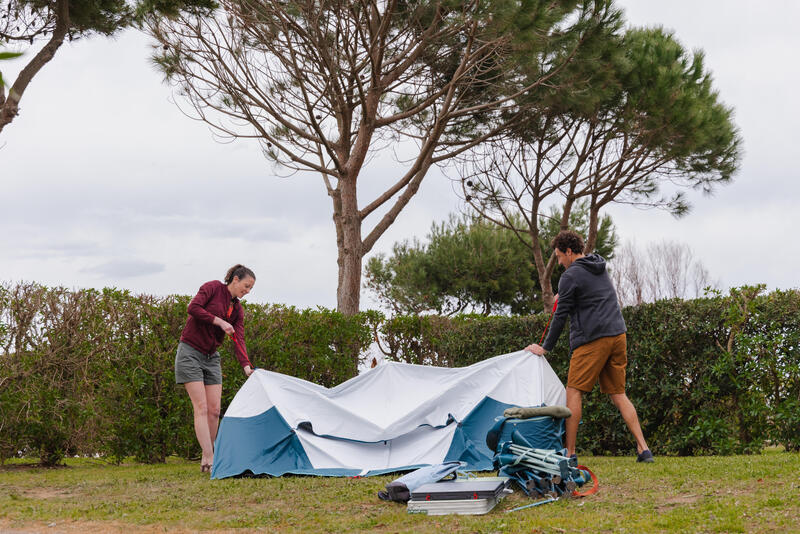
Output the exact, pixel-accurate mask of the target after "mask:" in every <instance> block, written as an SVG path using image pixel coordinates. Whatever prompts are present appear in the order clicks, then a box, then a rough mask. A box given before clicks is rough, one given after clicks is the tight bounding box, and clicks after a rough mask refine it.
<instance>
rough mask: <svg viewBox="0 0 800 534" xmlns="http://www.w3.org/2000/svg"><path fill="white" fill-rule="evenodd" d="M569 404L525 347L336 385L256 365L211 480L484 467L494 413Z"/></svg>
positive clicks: (381, 370) (224, 426) (220, 441)
mask: <svg viewBox="0 0 800 534" xmlns="http://www.w3.org/2000/svg"><path fill="white" fill-rule="evenodd" d="M565 400H566V399H565V392H564V387H563V385H562V384H561V382H560V381H559V380H558V377H557V376H556V375H555V373H554V372H553V370H552V368H550V366H549V364H548V363H547V360H545V359H544V358H539V357H535V356H531V355H530V353H528V352H524V351H519V352H515V353H510V354H504V355H501V356H496V357H494V358H489V359H487V360H484V361H481V362H478V363H476V364H473V365H471V366H468V367H462V368H444V367H432V366H421V365H411V364H405V363H399V362H387V363H384V364H382V365H379V366H377V367H375V368H373V369H371V370H369V371H366V372H365V373H363V374H361V375H359V376H357V377H355V378H352V379H350V380H348V381H346V382H344V383H342V384H340V385H338V386H336V387H334V388H330V389H329V388H325V387H323V386H320V385H318V384H313V383H311V382H307V381H305V380H301V379H298V378H294V377H290V376H286V375H282V374H279V373H273V372H269V371H264V370H257V371H256V372H255V373H253V375H251V376H250V378H249V379H248V380H247V382H245V384H244V385H243V386H242V388H241V389H240V390H239V392H238V393H237V394H236V396H235V398H234V400H233V401H232V402H231V405H230V406H229V407H228V409H227V411H226V413H225V417H224V418H223V420H222V422H221V424H220V429H219V433H218V437H217V441H216V443H215V455H214V467H213V470H212V478H225V477H229V476H236V475H239V474H242V473H246V472H251V473H253V474H268V475H272V476H281V475H283V474H287V473H294V474H314V475H331V476H352V475H372V474H380V473H387V472H392V471H401V470H410V469H414V468H417V467H421V466H424V465H432V464H438V463H442V462H445V461H463V462H465V463H466V464H467V469H470V470H481V469H487V470H488V469H491V468H492V465H491V458H492V453H493V451H490V450H489V449H488V447H486V445H485V437H486V432H487V431H488V429H489V428H490V427H491V426H492V424H493V423H494V419H495V417H497V416H499V415H502V413H503V411H504V410H505V409H506V408H510V407H513V406H535V405H541V404H545V405H564V403H565Z"/></svg>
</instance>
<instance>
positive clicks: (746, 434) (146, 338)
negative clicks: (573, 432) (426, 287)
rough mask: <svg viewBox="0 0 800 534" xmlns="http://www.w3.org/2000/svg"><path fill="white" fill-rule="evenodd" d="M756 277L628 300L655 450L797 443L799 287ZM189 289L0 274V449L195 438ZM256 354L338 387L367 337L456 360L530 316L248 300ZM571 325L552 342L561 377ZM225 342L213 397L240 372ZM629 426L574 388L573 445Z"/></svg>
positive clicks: (185, 448)
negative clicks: (188, 362)
mask: <svg viewBox="0 0 800 534" xmlns="http://www.w3.org/2000/svg"><path fill="white" fill-rule="evenodd" d="M762 293H763V291H762V288H760V287H745V288H741V289H736V290H732V291H731V293H730V294H729V295H726V296H722V295H715V296H713V297H711V298H707V299H698V300H692V301H679V300H670V301H659V302H656V303H653V304H645V305H641V306H638V307H630V308H626V309H624V311H623V313H624V315H625V321H626V323H627V325H628V354H629V364H628V385H627V392H628V395H629V397H630V398H631V399H632V400H633V402H634V404H635V405H636V407H637V409H638V412H639V417H640V419H641V422H642V427H643V430H644V432H645V435H646V437H647V439H648V442H649V443H650V445H651V448H652V449H653V450H654V452H655V453H656V454H676V455H692V454H731V453H752V452H758V451H759V450H761V448H762V447H763V446H764V444H766V443H775V444H781V445H783V446H784V447H785V448H786V449H787V450H798V449H800V430H798V429H800V348H799V347H800V324H798V323H800V293H799V292H798V291H774V292H772V293H769V294H762ZM188 302H189V297H187V296H168V297H153V296H147V295H132V294H130V293H128V292H126V291H120V290H116V289H105V290H102V291H96V290H67V289H64V288H47V287H43V286H41V285H38V284H34V283H19V284H10V283H5V284H0V461H3V460H5V459H7V458H10V457H15V456H38V457H39V459H40V460H41V462H42V463H45V464H56V463H58V462H60V461H61V459H62V458H63V456H64V455H73V454H97V455H100V456H101V457H104V458H108V459H110V460H112V461H119V460H121V459H123V458H126V457H131V456H132V457H134V458H135V459H137V460H139V461H142V462H161V461H164V459H165V458H166V457H167V456H170V455H180V456H183V457H187V458H189V457H194V456H196V455H197V454H198V452H199V448H198V446H197V444H196V442H195V438H194V432H193V428H192V424H191V421H192V416H191V403H190V401H189V398H188V396H187V395H186V394H185V393H184V392H183V391H182V388H180V387H178V386H176V385H175V383H174V370H173V363H174V355H175V349H176V345H177V340H178V338H179V337H180V332H181V329H182V328H183V325H184V323H185V320H186V306H187V304H188ZM245 313H246V317H247V324H246V329H247V344H248V352H249V354H250V357H251V359H252V361H253V362H254V364H255V365H258V366H261V367H264V368H267V369H269V370H273V371H277V372H281V373H285V374H289V375H292V376H296V377H299V378H303V379H306V380H310V381H313V382H316V383H320V384H323V385H325V386H328V387H332V386H334V385H336V384H339V383H341V382H343V381H345V380H347V379H349V378H351V377H353V376H355V374H356V373H357V369H358V364H359V361H360V359H361V358H364V357H365V355H366V354H368V350H369V348H370V346H371V345H372V343H373V341H375V340H376V339H377V340H378V341H379V344H378V345H379V347H380V348H381V350H383V351H384V352H385V353H387V357H388V358H390V359H394V360H398V361H405V362H409V363H416V364H425V365H444V366H455V367H459V366H465V365H470V364H472V363H475V362H477V361H480V360H482V359H485V358H488V357H491V356H494V355H497V354H503V353H507V352H512V351H516V350H519V349H520V348H522V347H524V346H525V345H527V344H528V343H530V342H532V341H538V340H539V339H540V337H541V334H542V332H543V330H544V328H545V324H546V321H547V317H546V316H545V315H544V314H541V315H535V316H527V317H482V316H459V317H454V318H445V317H438V316H421V317H419V316H413V317H394V318H390V319H386V318H384V317H383V315H382V314H380V313H378V312H363V313H360V314H358V315H356V316H353V317H346V316H343V315H341V314H339V313H337V312H335V311H331V310H327V309H324V308H316V309H305V310H299V309H296V308H293V307H287V306H280V305H259V304H251V303H245ZM567 339H568V335H567V332H565V333H564V334H562V336H561V339H560V340H559V344H558V345H557V346H556V348H555V350H554V351H553V352H552V353H551V355H549V356H548V358H549V360H550V364H551V365H552V366H553V368H554V370H555V371H556V373H557V374H558V375H559V376H560V377H561V378H562V379H565V378H566V372H567V368H568V364H569V362H568V355H569V349H568V346H567ZM231 349H232V347H231V345H230V343H227V342H226V343H225V344H223V346H222V347H221V349H220V352H221V354H222V363H223V375H224V377H225V378H224V388H223V401H222V403H223V410H224V408H225V407H226V406H227V405H228V404H229V403H230V401H231V399H232V397H233V395H234V394H235V392H236V391H237V390H238V388H239V386H241V384H242V383H243V382H244V375H243V373H242V372H241V369H240V367H239V365H238V363H237V362H236V360H235V358H234V357H233V355H232V353H231ZM632 447H633V442H632V439H631V437H630V435H629V433H628V432H627V429H626V428H625V427H624V423H623V422H622V419H621V418H620V417H619V415H618V413H616V410H615V409H614V408H613V406H612V405H611V403H610V402H608V400H607V399H606V398H605V395H602V394H600V393H599V391H598V390H597V388H595V391H593V392H592V393H591V394H589V395H587V396H586V398H585V402H584V411H583V424H582V425H581V429H580V433H579V439H578V448H579V450H581V451H590V452H592V453H594V454H627V453H629V452H631V451H632Z"/></svg>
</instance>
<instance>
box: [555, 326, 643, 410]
mask: <svg viewBox="0 0 800 534" xmlns="http://www.w3.org/2000/svg"><path fill="white" fill-rule="evenodd" d="M627 352H628V351H627V340H626V337H625V334H620V335H618V336H610V337H601V338H600V339H595V340H594V341H591V342H589V343H587V344H585V345H581V346H580V347H578V348H577V349H575V350H574V351H572V359H571V360H570V362H569V375H567V386H568V387H571V388H575V389H579V390H581V391H583V392H585V393H588V392H590V391H592V388H593V387H594V385H595V384H596V383H597V381H598V379H599V380H600V391H602V392H603V393H608V394H610V395H615V394H617V393H625V366H626V365H628V356H627Z"/></svg>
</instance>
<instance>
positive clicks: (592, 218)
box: [583, 198, 600, 254]
mask: <svg viewBox="0 0 800 534" xmlns="http://www.w3.org/2000/svg"><path fill="white" fill-rule="evenodd" d="M599 212H600V206H598V205H597V202H596V201H595V199H594V198H592V202H591V206H590V207H589V235H587V236H586V243H585V246H584V250H583V253H584V254H591V253H592V252H594V248H595V245H596V244H597V226H598V224H599V220H600V216H599Z"/></svg>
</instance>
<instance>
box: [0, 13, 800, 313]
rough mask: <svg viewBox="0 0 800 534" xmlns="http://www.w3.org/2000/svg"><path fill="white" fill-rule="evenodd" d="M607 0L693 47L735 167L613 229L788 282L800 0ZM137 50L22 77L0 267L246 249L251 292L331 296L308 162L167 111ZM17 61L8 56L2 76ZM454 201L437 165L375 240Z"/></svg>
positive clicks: (316, 183)
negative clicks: (724, 108) (287, 172)
mask: <svg viewBox="0 0 800 534" xmlns="http://www.w3.org/2000/svg"><path fill="white" fill-rule="evenodd" d="M619 5H621V6H623V7H624V8H625V9H626V12H627V20H628V21H629V23H630V24H631V25H647V26H652V25H662V26H664V27H666V28H668V29H671V30H674V32H675V34H676V36H677V37H678V39H679V40H680V41H681V42H682V43H683V44H684V46H686V47H687V48H691V49H696V48H700V49H703V50H704V51H705V53H706V64H707V68H708V69H710V70H711V71H712V72H713V76H714V79H715V85H716V87H717V89H718V90H719V92H720V95H721V97H722V100H723V101H724V102H725V103H726V104H728V105H730V106H733V107H734V108H735V110H736V122H737V124H738V126H739V128H740V129H741V131H742V134H743V137H744V150H745V157H744V160H743V164H742V168H741V171H740V172H739V174H738V175H737V177H736V179H735V181H734V183H733V184H731V185H729V186H726V187H724V188H722V189H720V190H718V192H717V193H716V194H715V195H714V196H713V197H704V196H702V195H700V194H699V193H697V194H696V193H690V200H691V201H692V203H693V205H694V209H693V211H692V213H691V214H690V215H689V216H687V217H685V218H683V219H681V220H676V219H674V218H672V217H671V216H670V215H668V214H665V213H661V212H654V211H639V210H636V209H633V208H629V207H624V206H620V207H614V208H613V209H612V210H611V211H610V213H611V215H612V217H613V218H614V220H615V222H616V224H617V228H618V232H619V234H620V236H621V237H622V238H623V240H631V239H633V240H635V241H636V243H637V244H639V245H646V244H648V243H651V242H655V241H660V240H662V239H670V240H675V241H679V242H683V243H687V244H688V245H690V246H691V247H692V249H693V251H694V253H695V256H696V257H697V258H698V259H700V260H701V261H702V262H703V264H704V265H705V266H706V268H707V269H708V270H709V271H710V273H711V276H712V277H713V278H715V279H718V280H719V281H720V283H721V285H722V286H723V287H729V286H735V285H741V284H746V283H759V282H763V283H766V284H768V285H769V286H770V287H779V288H792V287H798V286H800V283H798V278H797V275H796V274H795V273H796V271H797V267H796V266H797V265H798V264H800V247H798V246H797V244H796V241H797V238H796V229H797V228H798V227H800V209H798V208H797V201H798V198H800V172H798V170H797V169H798V166H797V164H796V163H795V161H794V159H795V158H794V156H795V154H797V149H796V148H795V147H794V144H795V143H796V135H795V128H796V125H797V123H798V119H800V104H799V103H798V99H797V98H796V94H797V90H798V87H800V67H798V65H800V62H798V61H797V57H796V54H797V53H798V51H800V34H798V33H797V32H796V28H795V24H796V21H797V20H798V19H800V3H798V2H795V1H794V0H785V1H779V0H774V1H772V2H749V1H739V0H737V1H731V2H724V3H723V2H709V1H705V2H703V1H701V2H697V1H696V0H695V1H688V0H674V1H671V2H653V1H647V0H626V1H622V2H620V3H619ZM148 56H149V40H148V38H147V37H145V36H143V35H142V34H140V33H136V32H133V31H131V32H127V33H124V34H122V35H120V36H118V37H117V38H115V39H113V40H110V39H105V38H93V39H90V40H85V41H79V42H76V43H74V44H68V45H65V46H64V47H62V49H61V50H59V52H58V54H57V56H56V58H55V59H54V60H53V61H52V62H51V64H49V65H47V66H46V67H45V68H44V69H43V71H42V72H41V73H40V74H39V75H38V76H37V77H36V78H35V79H34V81H33V82H32V84H31V85H30V87H29V88H28V90H27V91H26V93H25V95H24V97H23V100H22V106H21V108H22V109H21V114H20V116H19V117H18V118H17V119H16V120H15V121H14V122H13V123H12V124H11V125H9V126H8V127H6V129H5V130H4V131H3V133H2V134H0V185H1V186H2V189H0V191H1V192H2V193H1V194H2V209H1V210H0V228H2V231H0V281H12V282H13V281H20V280H26V281H36V282H39V283H42V284H46V285H51V286H52V285H62V286H66V287H70V288H79V287H96V288H101V287H107V286H114V287H118V288H126V289H130V290H131V291H133V292H136V293H149V294H157V295H166V294H172V293H180V294H192V293H193V292H194V291H195V290H196V289H197V287H198V286H199V285H200V284H202V283H203V282H205V281H207V280H210V279H214V278H221V277H222V276H223V275H224V273H225V270H226V269H227V268H228V267H229V266H230V265H232V264H233V263H244V264H246V265H248V266H250V267H251V268H253V269H254V270H255V272H256V274H257V275H258V284H257V285H256V288H255V290H254V291H253V293H251V295H250V296H249V297H248V298H249V299H250V300H255V301H257V302H279V303H286V304H291V305H295V306H299V307H308V306H316V305H321V306H327V307H335V305H336V275H337V270H336V246H335V241H334V230H333V223H332V220H331V208H330V202H329V200H328V197H327V196H326V195H325V190H324V187H323V185H322V183H321V181H320V178H318V177H317V176H314V175H296V176H294V177H291V178H278V177H276V173H275V170H274V169H273V168H271V167H270V165H269V164H267V162H266V161H265V160H264V159H263V157H262V155H261V152H260V150H259V147H258V145H257V144H256V143H255V142H248V141H237V142H234V143H230V144H222V143H219V142H217V141H216V140H215V139H214V138H213V137H212V135H211V134H210V132H209V130H208V128H207V126H206V125H204V124H203V123H200V122H197V121H193V120H191V119H189V118H187V117H186V116H184V115H183V114H182V113H181V112H180V110H179V109H178V107H177V106H176V105H175V104H174V103H173V102H172V90H171V88H170V87H168V86H166V85H164V84H163V83H162V77H161V75H159V74H158V73H157V72H156V71H155V69H154V68H153V67H152V66H151V65H150V63H149V61H148V59H147V58H148ZM21 64H22V63H21V62H20V61H15V62H4V64H3V74H4V78H6V79H7V80H13V79H14V76H15V74H16V70H17V69H18V68H21ZM390 159H391V156H389V155H387V160H386V161H381V160H378V161H376V162H375V164H374V165H373V166H372V167H371V168H370V169H369V170H368V174H367V175H366V176H364V177H363V179H364V181H365V184H367V185H368V187H366V188H365V189H371V190H372V192H373V193H374V191H376V190H377V189H378V188H380V187H381V185H382V184H383V183H384V182H383V179H384V177H385V176H391V175H392V172H391V171H390V169H391V168H392V167H391V161H390ZM365 198H366V197H365ZM458 209H459V202H458V200H457V197H456V195H455V194H454V192H453V189H452V187H451V184H450V182H449V180H448V179H447V178H445V177H443V176H442V175H441V174H440V173H438V172H432V173H431V174H430V175H429V176H428V177H427V178H426V181H425V182H424V183H423V185H422V188H421V190H420V192H419V194H418V195H417V197H416V198H415V199H414V200H412V202H411V204H410V205H409V207H408V208H407V209H406V210H405V211H404V212H403V213H402V214H401V216H400V217H399V218H398V219H397V221H396V223H395V224H394V226H393V227H392V228H391V229H390V230H389V231H388V232H387V233H386V234H385V235H384V237H383V238H382V239H381V241H379V242H378V245H377V246H376V248H375V250H374V251H373V253H375V252H382V251H384V252H385V251H389V250H390V249H391V246H392V244H393V243H394V242H395V241H397V240H400V239H404V238H407V237H411V236H418V237H424V236H425V234H426V233H427V231H428V229H429V227H430V225H431V223H432V222H434V221H441V220H443V219H445V218H446V217H447V215H448V214H449V213H451V212H454V211H457V210H458ZM362 295H363V297H364V300H363V301H362V307H365V306H366V307H369V306H370V300H369V298H368V295H367V293H366V292H363V293H362Z"/></svg>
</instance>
